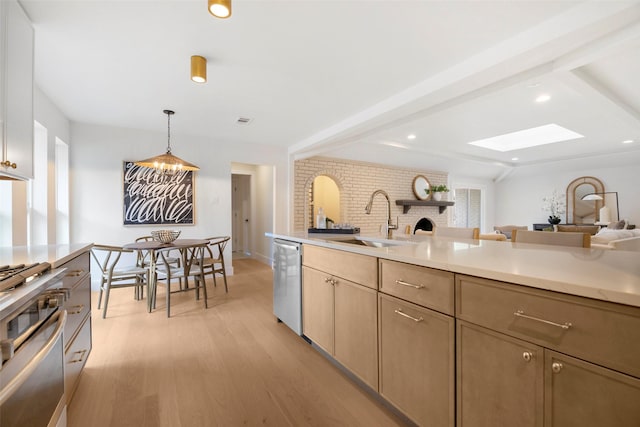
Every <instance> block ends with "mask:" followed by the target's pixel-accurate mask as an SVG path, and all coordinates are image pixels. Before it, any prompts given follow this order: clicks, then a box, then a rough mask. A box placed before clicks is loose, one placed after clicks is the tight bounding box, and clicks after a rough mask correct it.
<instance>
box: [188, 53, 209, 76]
mask: <svg viewBox="0 0 640 427" xmlns="http://www.w3.org/2000/svg"><path fill="white" fill-rule="evenodd" d="M191 80H193V81H194V82H196V83H206V82H207V60H206V59H205V58H204V57H202V56H198V55H193V56H192V57H191Z"/></svg>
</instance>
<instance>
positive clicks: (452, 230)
mask: <svg viewBox="0 0 640 427" xmlns="http://www.w3.org/2000/svg"><path fill="white" fill-rule="evenodd" d="M433 236H434V237H454V238H458V239H476V240H477V239H478V237H479V236H480V229H479V228H477V227H473V228H464V227H440V226H437V227H434V228H433Z"/></svg>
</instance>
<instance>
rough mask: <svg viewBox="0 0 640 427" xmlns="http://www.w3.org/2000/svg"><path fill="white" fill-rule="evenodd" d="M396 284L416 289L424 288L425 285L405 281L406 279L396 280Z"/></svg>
mask: <svg viewBox="0 0 640 427" xmlns="http://www.w3.org/2000/svg"><path fill="white" fill-rule="evenodd" d="M396 284H398V285H402V286H408V287H410V288H416V289H422V288H424V285H414V284H413V283H409V282H405V281H404V280H396Z"/></svg>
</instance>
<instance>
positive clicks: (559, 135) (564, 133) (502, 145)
mask: <svg viewBox="0 0 640 427" xmlns="http://www.w3.org/2000/svg"><path fill="white" fill-rule="evenodd" d="M578 138H584V136H583V135H580V134H579V133H577V132H574V131H572V130H569V129H566V128H563V127H562V126H558V125H556V124H553V123H552V124H548V125H544V126H538V127H535V128H531V129H525V130H521V131H518V132H512V133H506V134H504V135H498V136H494V137H492V138H485V139H479V140H477V141H472V142H469V144H471V145H475V146H478V147H483V148H488V149H490V150H496V151H511V150H519V149H521V148H529V147H536V146H538V145H545V144H553V143H555V142H562V141H569V140H571V139H578Z"/></svg>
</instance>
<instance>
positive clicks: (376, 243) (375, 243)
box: [335, 239, 412, 248]
mask: <svg viewBox="0 0 640 427" xmlns="http://www.w3.org/2000/svg"><path fill="white" fill-rule="evenodd" d="M335 242H336V243H347V244H350V245H360V246H369V247H372V248H388V247H389V246H404V245H410V244H412V243H411V242H408V241H402V240H382V239H381V240H369V239H346V240H335Z"/></svg>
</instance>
